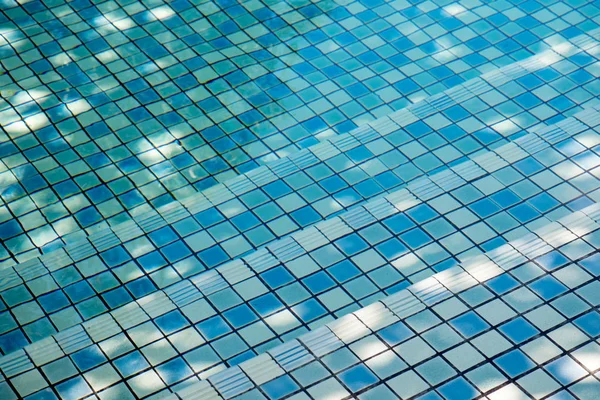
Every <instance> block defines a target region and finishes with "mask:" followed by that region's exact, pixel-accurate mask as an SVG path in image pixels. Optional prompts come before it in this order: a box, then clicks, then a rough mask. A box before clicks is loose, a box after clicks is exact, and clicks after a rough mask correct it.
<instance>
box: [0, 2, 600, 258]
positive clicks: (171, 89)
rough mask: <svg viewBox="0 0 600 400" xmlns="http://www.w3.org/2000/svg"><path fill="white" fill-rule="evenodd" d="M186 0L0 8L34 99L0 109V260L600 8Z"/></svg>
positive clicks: (306, 139) (451, 81)
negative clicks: (2, 186)
mask: <svg viewBox="0 0 600 400" xmlns="http://www.w3.org/2000/svg"><path fill="white" fill-rule="evenodd" d="M193 3H194V2H187V1H178V2H174V3H170V4H169V5H165V4H164V3H162V2H146V5H144V3H140V2H130V3H128V4H127V6H125V7H123V10H119V9H117V7H118V5H117V3H115V2H103V3H101V4H97V5H95V6H94V7H91V8H90V7H89V4H88V3H87V2H83V1H81V2H70V3H68V4H63V5H61V6H60V7H58V6H56V7H53V8H52V9H50V10H46V9H45V8H44V7H43V5H42V3H41V2H35V3H30V4H25V5H23V7H22V8H13V9H10V8H9V9H5V10H3V11H4V14H6V16H4V17H3V21H0V22H2V23H3V27H4V29H3V33H2V35H3V37H4V39H3V41H2V42H0V46H1V47H0V52H1V54H2V55H3V57H2V58H3V60H5V61H4V62H3V64H4V67H5V68H6V70H7V72H8V74H4V75H3V77H2V79H0V85H2V86H3V87H2V89H3V91H12V90H19V89H25V90H24V91H19V92H17V93H16V94H15V96H12V97H10V98H9V99H8V101H4V100H0V120H1V121H3V122H4V121H6V124H7V125H6V126H5V129H6V131H7V132H8V135H7V136H5V138H3V139H5V140H3V141H4V143H3V144H2V147H1V149H0V155H1V156H2V158H3V160H2V161H3V166H2V167H0V168H2V169H5V170H4V171H1V172H0V174H2V180H3V181H5V182H8V183H10V186H9V188H8V189H7V190H5V191H4V192H3V194H2V201H3V203H6V205H5V206H4V205H3V206H1V207H0V212H1V214H0V218H1V220H2V221H3V222H4V223H5V224H4V225H2V227H3V228H4V229H3V232H4V234H3V239H4V240H5V244H4V245H5V246H6V248H0V257H2V258H3V259H8V258H9V257H11V256H17V257H21V258H20V259H21V260H22V259H23V258H22V257H30V256H31V255H33V254H37V248H38V247H43V246H46V245H47V244H48V243H51V244H50V245H49V248H53V247H54V246H57V245H60V240H59V239H60V238H61V237H64V236H66V237H69V236H76V237H78V236H79V234H78V232H79V230H80V229H88V230H89V231H90V232H91V231H94V230H96V229H98V228H102V227H104V226H106V224H107V222H109V221H112V222H113V223H114V222H120V221H123V220H128V219H131V217H132V215H131V213H133V211H132V210H135V209H136V208H137V207H139V206H140V205H141V204H143V203H144V202H145V201H151V203H153V206H155V207H158V206H160V205H161V204H164V203H167V202H170V201H172V200H173V198H174V197H175V198H184V197H186V196H188V195H189V194H190V193H193V192H195V191H196V190H199V189H202V188H205V187H207V186H209V185H212V184H214V183H215V180H214V179H213V178H212V177H211V176H216V177H218V178H219V180H221V181H222V180H224V179H226V178H227V177H231V176H233V175H235V174H234V172H233V169H232V168H237V171H238V172H243V171H247V170H249V169H251V168H253V167H254V166H256V162H255V161H256V160H259V159H265V160H270V159H273V158H276V157H277V156H276V154H275V153H279V156H281V155H285V154H287V153H289V152H291V151H295V150H297V148H298V147H306V146H307V145H309V144H312V143H314V142H315V139H314V135H318V134H319V132H323V130H325V131H326V132H330V131H331V130H330V129H328V128H329V127H332V128H334V129H337V130H338V131H340V132H346V131H348V130H349V129H350V128H351V127H354V126H355V125H356V124H358V123H361V121H363V122H364V121H368V120H371V119H373V118H374V117H375V116H377V117H379V116H381V115H383V114H385V113H387V112H389V111H391V110H393V109H398V108H401V107H403V106H405V105H406V104H408V103H409V101H416V100H419V99H421V98H424V97H426V95H428V94H434V93H438V92H439V91H441V90H444V89H446V88H447V87H451V86H454V85H455V84H457V83H460V82H462V81H464V80H465V79H469V78H471V77H473V76H475V75H478V74H479V73H480V72H485V71H487V70H489V69H490V68H493V67H496V66H502V65H507V64H510V63H512V62H513V61H515V60H520V59H522V58H524V57H526V56H529V55H531V53H532V52H535V51H536V50H540V49H544V48H545V47H546V44H545V43H543V41H542V40H543V39H546V38H548V37H551V36H552V34H553V33H559V34H560V35H562V36H564V37H567V38H571V37H574V36H576V35H577V34H579V33H581V32H583V31H587V30H591V29H593V28H596V26H597V25H596V24H595V22H593V21H592V19H590V18H591V17H595V16H596V15H598V12H599V11H598V8H597V7H596V6H595V5H593V4H592V3H593V2H590V4H588V5H586V6H583V5H581V4H574V5H573V6H577V9H573V7H572V6H571V5H569V2H566V3H565V2H558V1H557V2H555V3H554V4H547V6H548V7H547V9H543V10H542V9H540V8H539V7H537V8H536V7H534V8H532V9H529V10H527V11H528V12H524V11H522V10H520V9H519V4H516V5H515V6H511V5H510V3H506V2H493V3H491V4H490V5H487V4H486V5H483V4H481V3H479V2H477V1H474V2H465V5H464V6H457V5H448V2H446V1H433V2H428V4H427V6H424V5H417V6H411V5H410V3H408V2H405V1H394V2H389V3H386V2H381V3H380V4H378V7H377V8H376V10H375V12H373V11H371V10H370V9H369V8H373V7H374V5H373V4H371V3H368V4H365V6H363V5H361V3H360V2H355V3H352V4H349V5H347V6H346V7H335V6H334V3H332V2H320V3H318V4H317V5H312V4H309V3H308V2H298V3H297V6H293V7H291V6H286V5H281V3H279V2H274V3H275V4H266V7H263V6H262V5H261V3H260V2H255V1H252V2H246V3H244V4H243V5H241V6H240V5H238V4H237V3H231V2H220V3H218V4H217V5H215V4H214V3H210V2H199V3H198V5H197V6H194V5H193ZM517 3H518V2H517ZM244 8H245V10H244ZM295 8H298V11H296V10H295ZM271 9H273V11H272V10H271ZM529 13H531V16H530V15H529ZM79 14H81V15H82V16H83V17H84V18H87V19H89V20H91V21H92V23H91V26H89V25H90V24H87V25H86V23H84V22H83V21H82V20H81V17H79ZM227 14H229V15H227ZM277 14H280V15H281V17H280V16H278V15H277ZM179 15H181V16H179ZM234 15H235V17H234V18H232V17H233V16H234ZM588 16H589V17H588ZM409 19H410V21H409ZM10 20H13V21H14V22H13V23H10V22H8V21H10ZM234 20H235V22H236V23H239V24H241V25H242V26H243V28H244V31H245V32H254V33H251V35H250V36H248V35H247V34H246V33H244V31H243V30H240V27H239V26H236V25H235V23H234V22H233V21H234ZM192 21H193V22H192ZM488 21H489V22H488ZM184 22H185V23H184ZM542 22H543V23H542ZM186 23H187V24H189V25H191V28H190V27H188V26H186ZM362 23H366V24H367V26H364V25H362ZM211 24H212V25H215V27H213V26H211ZM20 25H22V26H24V28H23V29H21V30H19V29H18V27H19V26H20ZM467 25H468V26H467ZM250 26H252V27H250ZM291 26H293V27H294V29H296V31H294V30H293V29H291ZM16 28H17V29H16ZM87 28H89V29H87ZM144 28H146V30H147V31H145V30H144ZM119 30H122V32H120V31H119ZM297 35H300V36H297ZM302 35H304V36H306V37H307V38H308V40H307V39H306V38H304V36H302ZM152 36H157V37H158V38H159V40H156V39H154V38H152ZM252 36H255V37H252ZM30 38H31V39H30ZM238 40H239V41H240V43H237V41H238ZM386 42H389V43H388V44H386ZM134 43H135V44H134ZM81 44H85V45H86V46H87V47H84V46H82V45H81ZM36 45H37V46H39V47H40V51H39V52H38V51H35V50H32V48H33V47H34V46H36ZM61 46H62V47H61ZM340 46H346V47H347V50H346V49H342V48H340ZM63 49H64V50H65V51H63ZM530 49H531V50H530ZM292 50H294V51H298V53H291V51H292ZM94 52H96V53H98V57H94V56H92V54H93V53H94ZM248 53H249V54H248ZM323 53H327V54H323ZM400 53H402V54H400ZM196 54H198V55H196ZM298 54H300V55H298ZM404 54H406V55H404ZM265 57H266V59H265ZM177 61H181V62H182V63H178V62H177ZM65 62H71V63H70V64H68V65H66V66H65V65H63V64H64V63H65ZM236 64H237V66H238V67H242V69H243V72H240V71H237V70H236V71H234V72H232V70H233V68H236ZM336 64H339V65H340V66H337V65H336ZM443 64H445V65H443ZM128 67H131V68H129V69H126V68H128ZM35 74H43V78H42V79H41V80H40V79H38V78H37V77H36V76H35ZM113 74H114V75H115V76H116V79H115V78H114V77H113V76H112V75H113ZM301 76H302V77H301ZM304 76H306V79H304V78H303V77H304ZM206 79H210V82H208V83H207V82H205V80H206ZM118 83H121V84H123V85H124V86H125V88H123V87H121V86H119V85H118ZM17 84H18V85H17ZM205 85H206V86H208V88H209V90H206V89H204V86H205ZM19 86H20V87H19ZM72 87H75V89H71V90H70V91H68V90H67V89H69V88H72ZM76 91H79V92H81V93H76ZM262 92H265V93H266V94H265V93H262ZM54 93H55V94H54ZM353 98H356V99H357V100H354V99H353ZM192 102H197V103H198V104H199V106H198V107H197V106H195V105H193V104H192ZM253 107H256V109H253ZM40 110H43V112H41V111H40ZM257 110H259V111H257ZM318 110H324V112H323V113H322V115H319V114H318V113H317V111H318ZM230 117H231V118H230ZM350 120H353V121H354V122H350ZM355 123H356V124H355ZM135 124H138V125H140V126H141V127H142V129H141V132H140V130H139V129H137V128H135ZM246 127H250V129H246ZM30 130H33V131H35V134H32V133H30ZM195 130H203V135H202V136H201V135H199V134H197V133H195V132H194V131H195ZM325 136H327V135H325ZM223 153H225V154H224V155H223V156H221V154H223ZM198 164H200V165H198ZM63 167H64V168H63ZM115 214H116V215H115ZM30 253H33V254H30Z"/></svg>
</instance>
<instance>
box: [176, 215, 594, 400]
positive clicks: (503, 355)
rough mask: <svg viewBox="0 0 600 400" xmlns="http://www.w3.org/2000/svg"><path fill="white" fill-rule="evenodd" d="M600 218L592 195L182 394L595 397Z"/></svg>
mask: <svg viewBox="0 0 600 400" xmlns="http://www.w3.org/2000/svg"><path fill="white" fill-rule="evenodd" d="M599 220H600V207H599V206H598V205H597V204H594V205H592V206H589V207H587V208H585V209H582V210H581V212H576V213H574V214H571V215H568V216H566V217H564V218H561V219H559V220H558V221H557V222H554V223H551V224H549V225H547V226H544V227H542V228H539V229H536V230H534V231H533V233H529V234H528V235H525V236H524V237H522V238H521V239H517V240H516V241H514V242H510V243H509V244H506V245H503V246H502V247H500V248H498V249H496V250H494V251H492V252H490V253H488V254H486V255H482V256H478V257H475V258H472V259H470V260H467V261H465V262H464V263H462V264H461V265H460V266H456V267H453V268H451V269H449V270H447V271H445V272H442V273H440V274H437V275H435V276H433V277H431V278H429V279H427V280H424V281H422V282H420V283H418V284H416V285H413V286H411V287H409V288H408V289H407V290H404V291H402V292H399V293H397V294H395V295H392V296H389V297H388V298H386V299H384V300H382V301H380V302H377V303H375V304H373V305H371V306H369V307H366V308H364V309H362V310H360V311H357V312H355V313H352V314H350V315H347V316H345V317H343V318H340V319H338V320H336V321H334V322H332V323H330V324H328V325H327V326H326V327H323V328H320V329H318V330H316V331H313V332H311V333H309V334H306V335H303V336H301V337H300V338H299V339H298V340H293V341H292V342H290V343H287V344H285V345H282V346H279V347H277V348H275V349H273V350H270V351H269V352H267V353H265V354H263V355H262V356H259V357H256V358H254V359H252V360H250V361H247V362H244V363H241V364H240V365H239V366H236V367H232V368H229V369H228V370H225V371H223V372H219V373H217V374H215V375H213V376H211V377H209V378H208V379H207V380H204V381H202V382H198V383H196V384H193V385H190V386H189V387H187V388H184V389H182V390H181V391H179V392H177V393H178V394H179V395H180V397H181V398H186V396H190V395H191V396H193V395H197V396H198V398H200V399H213V398H214V399H216V398H221V397H222V398H238V397H237V396H238V395H240V394H241V393H243V392H246V391H248V390H250V389H253V388H254V387H258V389H254V393H252V394H251V395H250V396H245V397H244V396H240V397H239V398H242V397H243V398H254V399H258V398H265V396H268V397H267V398H294V399H309V398H312V399H320V398H330V399H342V398H346V397H347V396H348V395H352V396H357V395H358V397H359V398H361V399H363V398H365V399H367V398H369V399H375V398H402V399H407V398H412V397H413V396H415V395H417V394H421V393H429V394H430V398H435V399H438V398H440V397H439V396H440V395H441V396H444V398H446V399H471V398H475V397H478V396H480V395H481V394H482V393H485V394H486V395H488V398H490V399H504V398H511V399H520V398H528V396H533V397H536V398H541V397H546V396H548V395H550V394H553V393H556V394H557V395H558V396H559V397H560V396H567V398H573V397H572V396H573V395H574V396H576V398H578V399H592V398H594V396H595V395H597V393H598V392H599V390H600V380H599V379H598V378H597V377H595V376H594V373H595V372H596V371H597V370H598V369H599V368H600V361H599V356H600V345H598V343H597V338H598V337H599V336H600V325H599V323H600V313H599V312H598V310H597V307H598V305H599V304H600V297H598V290H599V289H600V282H598V276H599V275H600V269H599V268H598V262H599V260H600V253H599V252H598V246H599V245H600V240H599V239H600V230H599V228H600V225H598V221H599ZM232 382H235V383H234V384H233V385H232V384H231V383H232ZM257 391H260V392H261V393H263V395H261V394H260V393H257ZM434 391H436V392H437V393H439V394H440V395H437V394H436V393H433V392H434ZM296 392H300V393H298V394H296ZM569 392H570V393H572V394H571V395H570V396H571V397H569ZM559 394H560V395H559ZM218 395H220V396H221V397H218ZM382 396H383V397H382ZM171 398H176V397H175V396H171ZM428 398H429V397H428Z"/></svg>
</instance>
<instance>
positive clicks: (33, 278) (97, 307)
mask: <svg viewBox="0 0 600 400" xmlns="http://www.w3.org/2000/svg"><path fill="white" fill-rule="evenodd" d="M579 42H581V44H585V46H584V47H587V48H588V49H595V42H594V41H591V42H590V41H589V40H588V41H579ZM571 51H572V49H571ZM551 54H554V53H551ZM547 59H548V57H547V58H546V60H547ZM529 64H531V63H529ZM525 65H527V64H525ZM508 72H511V71H508ZM512 72H513V73H514V74H515V75H516V76H517V77H519V76H521V78H522V72H519V71H518V70H517V71H516V72H515V70H514V69H513V70H512ZM509 77H511V75H507V74H504V76H503V77H502V79H498V74H496V75H493V76H492V77H488V79H489V80H490V82H492V83H495V84H498V81H500V82H504V81H505V80H506V79H508V78H509ZM512 78H515V76H512ZM485 93H489V92H485ZM421 110H423V107H422V108H421ZM421 112H423V111H421ZM404 115H407V114H404ZM438 115H439V114H438ZM394 118H397V120H400V119H402V121H404V122H405V123H406V121H407V119H406V118H400V117H397V116H396V117H394ZM409 121H410V120H409ZM426 121H427V119H426ZM573 132H574V131H573ZM589 140H592V139H589ZM346 150H347V149H346ZM320 153H321V152H320ZM455 167H456V166H455ZM442 176H443V174H442ZM581 179H583V178H580V180H581ZM422 184H423V182H421V183H415V184H414V187H416V188H417V189H414V190H417V192H416V194H417V195H418V190H420V189H418V187H419V185H422ZM409 188H410V185H409ZM555 192H558V190H554V192H552V193H555ZM555 197H560V196H559V195H555ZM225 199H226V200H228V198H227V197H226V198H225ZM551 201H554V200H551ZM515 209H516V208H515ZM497 211H498V210H496V212H497ZM490 215H491V214H490ZM496 219H501V217H500V216H496ZM161 226H162V225H154V228H155V229H156V228H158V227H161ZM147 227H148V225H146V230H148V229H147ZM473 229H474V228H473ZM494 229H496V230H497V231H498V227H494ZM124 232H126V233H125V234H124V236H128V237H132V236H136V234H134V233H132V231H131V230H124ZM138 232H139V233H138V234H137V235H141V234H142V232H141V230H138ZM164 232H165V231H164V230H157V231H156V233H158V234H164ZM171 232H172V231H171ZM209 232H210V231H209ZM192 236H202V240H198V242H200V243H207V242H209V240H210V237H209V236H208V235H207V234H206V233H205V232H200V233H198V234H195V235H192ZM151 238H152V235H151ZM492 238H493V237H490V239H492ZM143 239H144V238H142V240H143ZM100 242H101V243H102V242H104V244H106V241H100ZM109 243H110V242H109ZM175 244H176V245H179V247H178V249H179V252H178V253H179V254H178V256H180V253H181V250H182V249H186V250H187V248H186V247H185V246H183V247H181V243H175ZM148 245H149V246H150V247H151V244H150V242H149V241H148V240H147V239H146V240H145V241H144V242H142V241H141V240H140V239H138V240H135V241H132V242H130V243H129V245H126V246H125V247H126V248H127V249H129V250H130V251H131V249H134V251H137V252H139V253H138V254H137V256H138V257H139V260H138V261H140V262H141V265H142V268H143V269H140V268H139V267H137V266H136V265H135V264H132V263H128V264H126V265H125V266H118V265H119V264H122V263H124V262H125V261H127V260H128V259H129V258H128V257H129V256H127V253H125V250H124V249H123V248H122V247H119V248H115V249H113V250H111V251H108V252H106V253H104V254H103V257H102V259H100V258H97V257H92V258H90V259H87V260H85V261H83V262H80V263H78V264H77V266H78V267H79V268H78V269H79V272H78V273H76V272H74V269H73V267H72V266H71V267H68V268H64V269H62V270H59V271H57V272H55V274H54V279H56V280H57V281H60V280H61V279H62V282H66V285H61V286H65V287H64V291H63V293H62V294H61V293H59V292H57V291H56V289H57V285H56V283H54V281H53V280H52V278H51V277H50V276H48V275H44V274H43V272H44V269H43V268H40V266H41V265H40V264H39V263H37V264H36V263H25V264H22V265H20V267H21V269H20V270H19V275H20V276H22V277H24V278H25V279H26V280H27V281H29V282H30V283H29V284H28V286H29V288H28V289H29V291H31V293H32V294H33V296H34V298H38V297H43V298H44V303H41V305H42V307H43V309H45V310H46V312H47V311H48V310H52V312H53V314H54V315H53V316H52V319H51V320H52V322H53V324H54V325H55V326H56V328H58V329H59V330H61V329H64V328H66V327H68V326H71V325H73V324H76V323H78V322H80V321H81V317H83V318H85V319H89V318H91V317H93V316H95V315H97V314H98V313H101V312H103V311H104V310H105V309H106V305H105V304H107V305H108V307H116V306H119V305H121V304H123V303H125V302H127V301H129V300H130V299H131V296H130V295H129V294H128V292H127V291H125V290H124V289H123V288H117V289H116V290H114V291H109V289H111V288H113V287H114V286H115V284H116V283H117V281H116V279H115V277H114V276H113V275H112V274H111V273H106V272H103V271H104V270H105V269H106V266H105V265H104V263H103V261H102V260H105V261H106V260H107V259H108V258H111V257H112V259H113V260H114V259H118V258H119V257H125V258H122V259H121V260H120V262H116V263H114V264H113V265H111V264H110V262H108V264H109V266H110V267H111V268H112V267H116V268H115V270H114V272H115V274H116V276H117V277H118V278H119V279H120V280H121V281H122V282H123V283H127V281H123V277H124V276H129V278H132V277H135V278H138V279H137V280H136V281H134V282H133V283H130V284H129V285H128V286H127V287H128V288H129V289H130V291H131V292H132V293H134V294H136V292H135V291H134V290H135V289H136V287H137V288H139V287H140V286H141V285H140V283H143V282H148V280H147V278H139V273H141V272H142V271H145V270H146V269H148V268H150V267H149V266H148V264H147V263H148V262H150V261H148V260H151V261H152V262H154V260H156V255H157V254H158V253H156V252H151V251H150V250H147V251H144V252H142V250H140V249H143V248H144V246H148ZM188 245H189V242H188ZM107 247H108V246H107ZM169 247H170V248H173V249H174V248H175V246H174V245H173V244H172V245H170V246H167V249H168V248H169ZM90 248H91V247H90V246H89V245H88V247H87V249H90ZM84 249H85V247H84ZM194 250H195V249H194ZM187 251H188V252H189V250H187ZM146 252H148V253H149V254H147V255H145V256H144V255H143V254H144V253H146ZM73 253H74V252H73ZM165 253H166V252H165ZM134 256H135V254H134ZM81 258H83V257H81ZM48 259H49V260H50V265H52V268H50V269H51V270H57V269H59V268H61V267H65V266H66V265H68V264H67V263H66V262H64V261H63V263H62V264H61V263H60V262H61V261H60V257H58V260H59V261H58V262H57V258H56V257H52V256H48ZM201 259H202V258H201ZM67 260H68V258H67ZM162 260H163V261H164V259H162ZM193 260H195V263H194V264H192V267H197V268H198V267H199V268H202V266H201V265H200V264H199V263H198V262H197V259H195V258H193ZM172 261H173V260H169V262H170V263H171V262H172ZM223 261H227V259H224V260H222V262H223ZM156 265H157V264H156ZM177 265H179V267H182V266H183V267H184V268H185V267H189V266H190V262H189V259H188V261H186V262H180V263H179V264H175V267H176V268H177ZM162 266H164V264H163V265H162ZM159 268H160V266H159ZM155 269H156V268H154V270H152V269H151V270H150V271H149V272H150V274H149V275H150V277H153V278H154V279H155V283H157V280H158V279H163V282H162V283H163V284H162V285H160V284H158V285H157V286H159V287H161V286H164V285H167V284H169V283H172V282H173V281H174V279H179V278H178V275H177V274H176V273H175V271H174V269H173V268H172V267H166V268H163V269H162V270H160V271H158V272H156V271H155ZM119 271H120V272H119ZM145 272H148V271H145ZM195 272H197V270H196V271H195ZM81 275H83V276H84V277H86V278H88V279H87V282H88V283H90V284H91V285H92V287H94V289H95V290H96V291H100V292H102V291H104V292H106V293H104V294H103V296H102V299H104V301H102V300H100V296H97V295H96V296H95V297H92V298H90V296H93V294H94V292H93V291H92V289H91V288H90V286H89V285H88V284H86V283H82V282H81V281H80V280H81ZM78 276H79V279H78V278H77V277H78ZM165 276H166V277H167V279H166V282H165ZM57 277H58V279H57ZM172 277H175V278H172ZM4 278H5V279H4V288H5V289H6V288H10V287H14V286H15V285H18V283H19V281H20V279H19V276H18V275H16V274H15V273H14V272H11V271H4ZM169 278H170V279H171V281H170V282H169V280H168V279H169ZM77 280H79V281H80V282H74V281H77ZM129 280H130V281H131V280H132V279H129ZM147 288H150V289H147ZM28 289H27V288H25V287H24V286H17V287H15V288H13V289H12V290H8V291H6V290H5V291H6V292H7V293H5V296H4V299H5V301H6V302H7V303H8V304H9V306H11V307H13V308H15V307H14V306H16V305H18V304H20V303H22V302H23V301H24V300H25V301H27V299H30V298H31V296H32V294H30V293H29V291H28ZM83 289H85V290H83ZM154 290H156V289H155V287H154V285H152V284H150V285H148V284H146V288H144V287H142V289H140V291H138V292H137V293H138V295H137V296H135V297H138V298H139V297H142V296H143V295H145V294H147V293H148V291H154ZM77 291H79V292H81V291H83V292H84V294H83V295H81V294H80V293H77ZM3 292H4V291H3ZM64 293H67V295H68V297H69V299H70V301H69V300H68V299H67V297H66V296H65V294H64ZM70 293H77V294H78V296H79V297H78V298H74V297H73V296H74V295H71V294H70ZM86 293H87V294H86ZM15 299H16V300H15ZM15 301H16V302H15ZM65 301H66V303H65ZM71 303H72V304H74V305H76V306H77V309H75V308H73V307H72V306H71V307H69V308H68V309H64V308H65V307H66V306H67V305H69V304H71ZM78 303H79V304H78ZM61 308H62V310H61V311H59V312H56V311H57V310H59V309H61ZM22 310H23V311H22ZM76 310H77V311H76ZM41 311H42V308H40V305H38V304H36V303H35V302H29V303H26V304H22V305H20V306H18V307H16V308H15V309H14V310H13V314H16V319H17V320H20V321H25V324H29V323H32V322H35V323H34V324H31V325H30V326H29V327H27V328H26V329H25V331H26V332H34V334H37V338H41V337H43V335H47V334H49V333H52V332H54V329H56V328H54V327H53V326H52V324H50V322H49V320H48V318H44V319H42V320H39V318H40V317H42V316H43V314H44V313H43V312H42V314H40V312H41ZM22 312H25V313H26V314H28V315H27V317H20V315H22ZM80 315H81V316H80ZM5 318H6V319H5V320H6V324H5V326H7V327H8V329H9V330H10V329H13V328H14V327H15V326H14V318H12V317H9V316H8V313H5ZM11 321H12V322H11ZM11 324H12V327H11ZM5 329H6V328H5ZM19 338H24V336H23V335H22V334H21V333H18V332H12V333H11V334H9V335H7V336H6V337H5V340H4V341H5V342H6V341H10V342H12V343H25V342H23V339H19Z"/></svg>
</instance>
